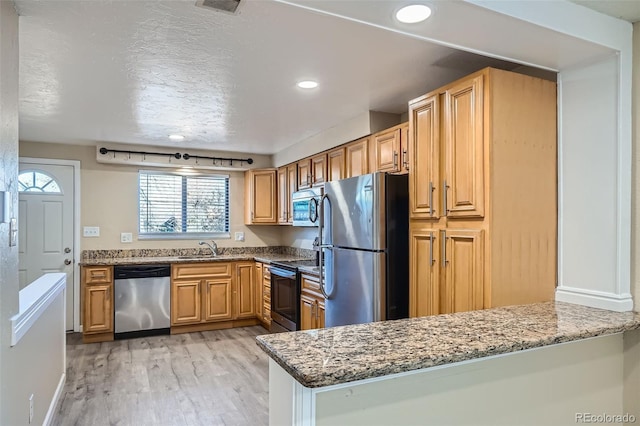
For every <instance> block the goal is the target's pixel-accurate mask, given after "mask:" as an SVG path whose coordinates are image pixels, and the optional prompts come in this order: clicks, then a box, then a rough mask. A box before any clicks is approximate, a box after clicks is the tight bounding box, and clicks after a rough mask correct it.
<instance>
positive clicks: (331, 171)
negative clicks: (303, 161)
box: [327, 148, 346, 182]
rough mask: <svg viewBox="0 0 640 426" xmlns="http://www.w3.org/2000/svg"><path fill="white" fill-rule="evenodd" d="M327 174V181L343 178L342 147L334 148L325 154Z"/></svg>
mask: <svg viewBox="0 0 640 426" xmlns="http://www.w3.org/2000/svg"><path fill="white" fill-rule="evenodd" d="M327 162H328V176H327V182H330V181H334V180H340V179H344V178H345V177H346V175H345V170H344V169H345V167H344V166H345V164H344V148H338V149H334V150H333V151H330V152H329V153H328V154H327Z"/></svg>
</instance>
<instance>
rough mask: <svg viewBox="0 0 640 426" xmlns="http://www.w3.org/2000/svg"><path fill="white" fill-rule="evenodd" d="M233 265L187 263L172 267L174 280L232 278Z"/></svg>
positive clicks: (226, 263) (225, 263) (224, 263)
mask: <svg viewBox="0 0 640 426" xmlns="http://www.w3.org/2000/svg"><path fill="white" fill-rule="evenodd" d="M231 266H232V264H231V263H228V262H219V263H185V264H180V263H177V264H173V265H172V266H171V277H172V278H202V277H230V276H231Z"/></svg>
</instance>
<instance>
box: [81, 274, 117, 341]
mask: <svg viewBox="0 0 640 426" xmlns="http://www.w3.org/2000/svg"><path fill="white" fill-rule="evenodd" d="M81 277H82V279H81V280H82V289H81V292H82V293H81V294H82V334H83V341H84V342H103V341H109V340H113V331H114V329H113V266H83V267H82V268H81Z"/></svg>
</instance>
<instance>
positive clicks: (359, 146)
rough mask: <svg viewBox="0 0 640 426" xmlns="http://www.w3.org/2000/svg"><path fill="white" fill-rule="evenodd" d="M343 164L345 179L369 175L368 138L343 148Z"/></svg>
mask: <svg viewBox="0 0 640 426" xmlns="http://www.w3.org/2000/svg"><path fill="white" fill-rule="evenodd" d="M345 163H346V169H347V170H346V173H347V175H346V177H347V178H350V177H354V176H360V175H366V174H367V173H369V137H366V138H362V139H359V140H357V141H354V142H351V143H349V144H347V145H346V146H345Z"/></svg>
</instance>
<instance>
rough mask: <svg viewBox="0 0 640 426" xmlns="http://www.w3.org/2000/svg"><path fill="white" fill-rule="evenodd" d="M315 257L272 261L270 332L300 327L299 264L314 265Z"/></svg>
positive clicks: (315, 263)
mask: <svg viewBox="0 0 640 426" xmlns="http://www.w3.org/2000/svg"><path fill="white" fill-rule="evenodd" d="M316 265H317V261H316V260H315V259H309V260H292V261H273V262H271V266H270V267H269V269H270V270H271V328H270V331H271V332H272V333H281V332H286V331H296V330H299V329H300V291H301V288H300V273H299V271H298V267H300V266H316Z"/></svg>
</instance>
